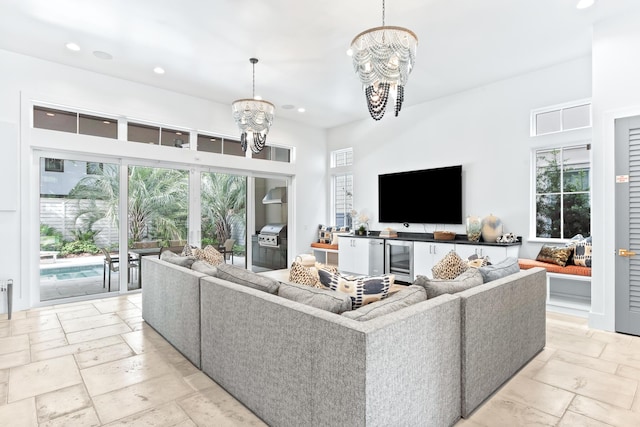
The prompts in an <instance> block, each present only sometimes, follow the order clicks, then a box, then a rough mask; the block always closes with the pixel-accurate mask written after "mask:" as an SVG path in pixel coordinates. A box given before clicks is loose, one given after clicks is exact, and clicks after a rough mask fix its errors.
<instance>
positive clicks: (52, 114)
mask: <svg viewBox="0 0 640 427" xmlns="http://www.w3.org/2000/svg"><path fill="white" fill-rule="evenodd" d="M46 114H47V116H49V117H55V116H56V115H55V113H46Z"/></svg>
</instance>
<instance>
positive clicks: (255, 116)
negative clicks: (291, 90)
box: [231, 58, 276, 153]
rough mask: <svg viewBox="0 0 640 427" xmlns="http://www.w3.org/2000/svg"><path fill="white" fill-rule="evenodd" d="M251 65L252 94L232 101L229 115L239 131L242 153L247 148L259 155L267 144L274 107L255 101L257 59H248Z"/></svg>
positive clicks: (268, 103) (259, 100) (262, 101)
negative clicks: (250, 96)
mask: <svg viewBox="0 0 640 427" xmlns="http://www.w3.org/2000/svg"><path fill="white" fill-rule="evenodd" d="M249 61H250V62H251V63H252V64H253V93H252V96H253V97H252V98H250V99H249V98H244V99H238V100H235V101H233V104H231V113H232V114H233V119H234V120H235V121H236V123H237V124H238V128H239V129H240V145H241V146H242V149H243V150H244V151H247V146H250V147H251V151H253V152H254V153H259V152H260V151H262V149H263V148H264V145H265V143H266V142H267V134H268V133H269V128H270V127H271V124H272V123H273V116H274V114H275V110H276V107H275V106H274V105H273V104H272V103H270V102H269V101H264V100H261V99H256V64H257V63H258V59H257V58H250V59H249Z"/></svg>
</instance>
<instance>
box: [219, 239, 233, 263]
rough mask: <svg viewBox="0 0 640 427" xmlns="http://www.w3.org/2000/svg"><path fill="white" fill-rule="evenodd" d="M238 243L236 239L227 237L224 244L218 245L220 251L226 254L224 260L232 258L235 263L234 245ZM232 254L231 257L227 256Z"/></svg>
mask: <svg viewBox="0 0 640 427" xmlns="http://www.w3.org/2000/svg"><path fill="white" fill-rule="evenodd" d="M235 243H236V239H227V240H225V241H224V244H223V245H221V246H219V247H218V251H219V252H220V253H221V254H222V255H224V260H225V261H227V260H228V259H229V258H231V264H233V245H234V244H235ZM227 255H231V257H229V256H227Z"/></svg>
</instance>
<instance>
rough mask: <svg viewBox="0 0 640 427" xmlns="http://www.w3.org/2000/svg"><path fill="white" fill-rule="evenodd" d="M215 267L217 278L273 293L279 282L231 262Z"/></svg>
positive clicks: (276, 289)
mask: <svg viewBox="0 0 640 427" xmlns="http://www.w3.org/2000/svg"><path fill="white" fill-rule="evenodd" d="M216 268H217V270H218V273H217V274H216V277H218V278H219V279H223V280H227V281H229V282H233V283H237V284H238V285H243V286H248V287H250V288H253V289H258V290H260V291H265V292H269V293H270V294H275V293H277V292H278V287H279V286H280V282H278V281H277V280H275V279H272V278H270V277H267V276H262V275H260V274H257V273H254V272H253V271H249V270H245V269H244V268H240V267H236V266H235V265H233V264H225V263H222V264H220V265H218V266H217V267H216Z"/></svg>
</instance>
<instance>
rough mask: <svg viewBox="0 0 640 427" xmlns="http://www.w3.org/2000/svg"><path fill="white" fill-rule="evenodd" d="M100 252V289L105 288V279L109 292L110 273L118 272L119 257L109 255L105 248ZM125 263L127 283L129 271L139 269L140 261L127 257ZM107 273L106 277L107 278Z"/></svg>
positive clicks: (129, 276)
mask: <svg viewBox="0 0 640 427" xmlns="http://www.w3.org/2000/svg"><path fill="white" fill-rule="evenodd" d="M100 251H102V253H103V254H104V263H103V265H102V287H103V288H106V284H107V279H108V281H109V292H111V272H112V271H113V272H114V273H117V272H119V271H120V256H118V255H111V254H110V253H109V251H108V250H107V249H105V248H100ZM128 258H129V259H128V262H127V264H128V265H127V282H129V280H130V279H131V269H132V268H140V261H139V260H138V259H136V258H132V257H128ZM107 272H109V273H108V277H107Z"/></svg>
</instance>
